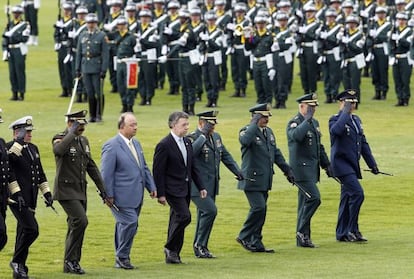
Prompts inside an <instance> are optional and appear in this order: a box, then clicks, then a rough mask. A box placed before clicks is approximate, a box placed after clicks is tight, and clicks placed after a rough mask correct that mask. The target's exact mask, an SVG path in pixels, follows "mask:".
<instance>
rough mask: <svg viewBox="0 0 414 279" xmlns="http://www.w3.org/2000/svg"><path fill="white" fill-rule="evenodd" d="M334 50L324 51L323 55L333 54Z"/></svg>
mask: <svg viewBox="0 0 414 279" xmlns="http://www.w3.org/2000/svg"><path fill="white" fill-rule="evenodd" d="M333 53H334V50H333V49H330V50H324V52H323V54H333Z"/></svg>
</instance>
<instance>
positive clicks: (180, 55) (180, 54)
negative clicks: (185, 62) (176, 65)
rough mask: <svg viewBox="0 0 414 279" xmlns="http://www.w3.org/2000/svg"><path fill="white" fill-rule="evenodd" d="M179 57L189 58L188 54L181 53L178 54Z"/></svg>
mask: <svg viewBox="0 0 414 279" xmlns="http://www.w3.org/2000/svg"><path fill="white" fill-rule="evenodd" d="M178 56H179V57H189V56H190V52H182V53H179V54H178Z"/></svg>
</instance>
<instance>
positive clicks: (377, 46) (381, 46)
mask: <svg viewBox="0 0 414 279" xmlns="http://www.w3.org/2000/svg"><path fill="white" fill-rule="evenodd" d="M383 47H384V44H375V45H374V48H383Z"/></svg>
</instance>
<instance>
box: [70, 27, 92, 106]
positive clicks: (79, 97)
mask: <svg viewBox="0 0 414 279" xmlns="http://www.w3.org/2000/svg"><path fill="white" fill-rule="evenodd" d="M85 30H87V29H86V22H85V21H82V22H81V21H79V20H76V21H75V23H74V28H73V30H72V31H73V32H75V33H74V34H73V37H72V38H70V39H69V41H70V45H71V46H72V53H73V57H74V59H73V60H72V71H73V77H75V74H76V59H75V58H76V53H77V52H78V49H77V46H78V41H79V38H80V35H81V34H82V32H85ZM87 100H88V97H87V94H86V90H85V87H84V85H83V80H82V79H79V81H78V87H77V88H76V102H77V103H81V102H86V101H87Z"/></svg>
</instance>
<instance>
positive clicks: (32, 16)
mask: <svg viewBox="0 0 414 279" xmlns="http://www.w3.org/2000/svg"><path fill="white" fill-rule="evenodd" d="M27 2H28V1H27ZM27 2H26V3H27ZM37 14H38V9H36V8H35V7H34V4H29V3H27V4H26V5H25V7H24V18H25V19H26V21H28V22H29V24H30V35H33V36H38V35H39V26H38V20H37V19H38V15H37Z"/></svg>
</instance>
